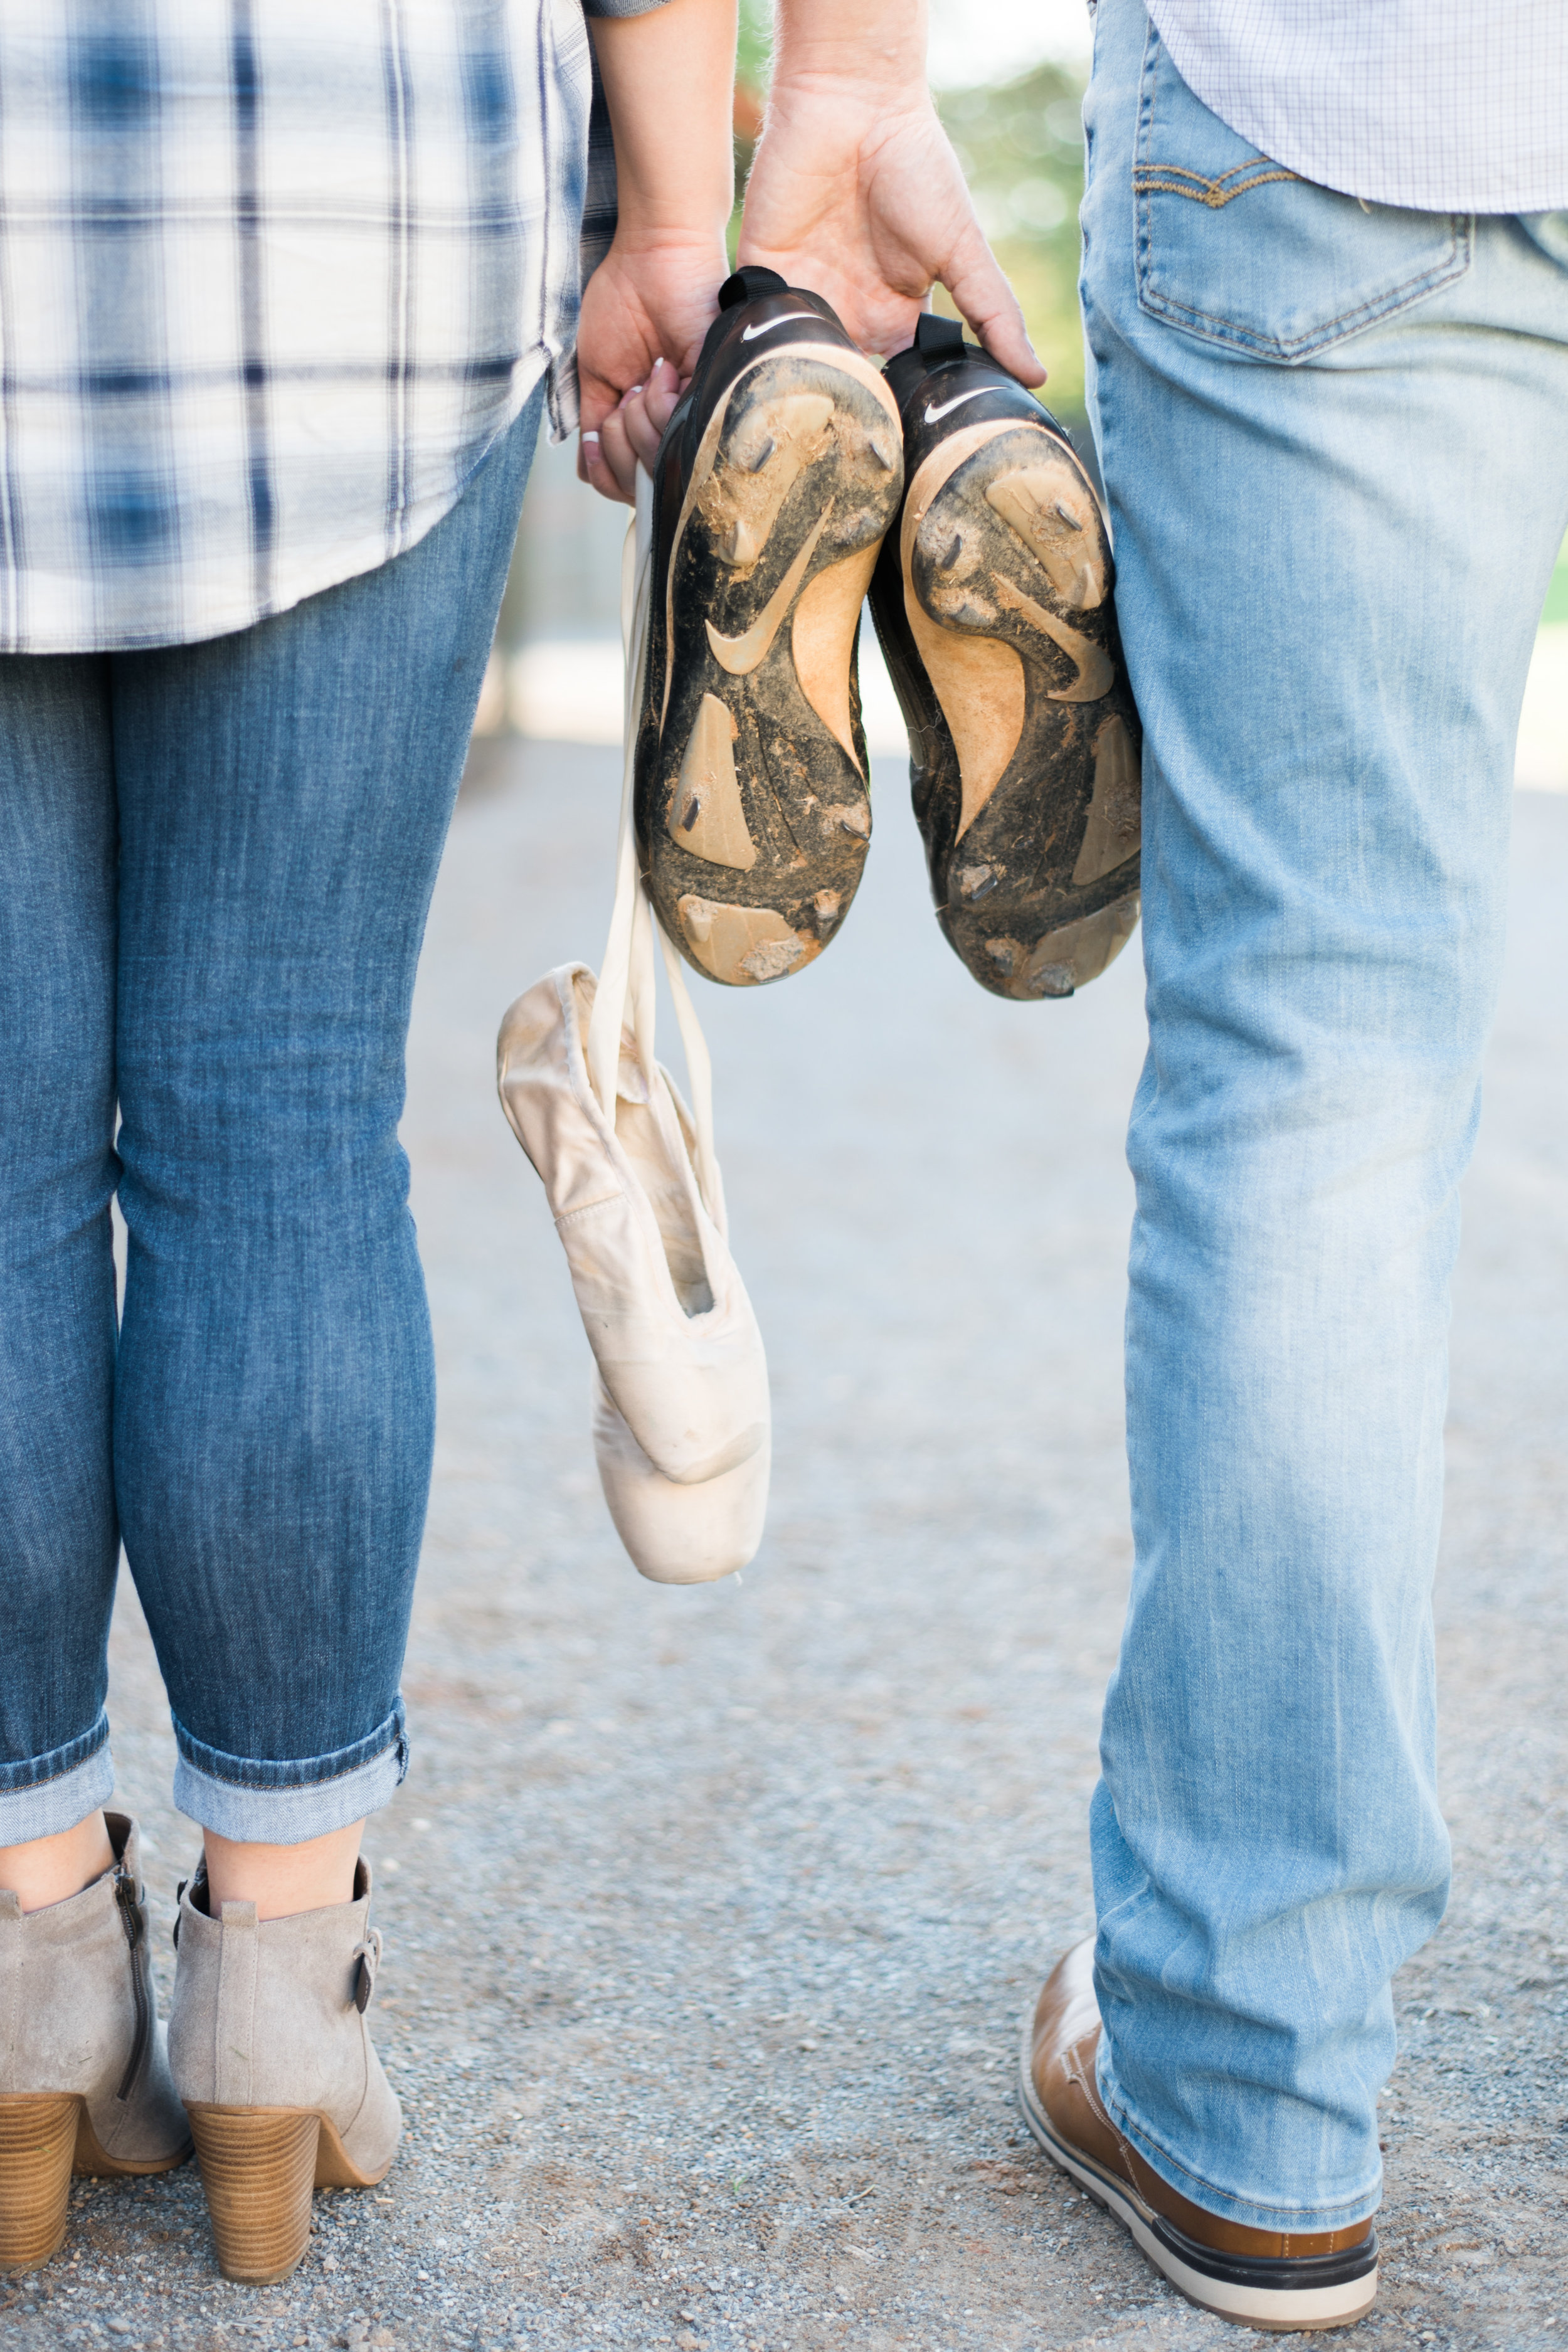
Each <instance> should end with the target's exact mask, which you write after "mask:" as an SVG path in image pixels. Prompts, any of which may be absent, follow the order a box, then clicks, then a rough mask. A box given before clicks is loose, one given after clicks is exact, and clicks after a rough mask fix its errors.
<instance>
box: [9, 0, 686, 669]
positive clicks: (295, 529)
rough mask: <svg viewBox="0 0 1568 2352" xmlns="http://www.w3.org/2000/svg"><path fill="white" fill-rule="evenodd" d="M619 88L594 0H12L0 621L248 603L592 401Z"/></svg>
mask: <svg viewBox="0 0 1568 2352" xmlns="http://www.w3.org/2000/svg"><path fill="white" fill-rule="evenodd" d="M588 5H589V7H590V12H591V13H603V14H606V15H616V16H619V15H625V14H635V13H638V11H639V10H640V8H641V7H643V6H646V5H648V0H588ZM592 94H593V72H592V62H591V58H590V54H589V47H588V39H587V34H586V30H585V27H584V21H583V11H582V7H581V5H579V0H49V4H48V5H39V0H0V650H3V651H6V652H11V653H66V652H81V651H89V650H93V649H110V648H123V647H130V646H156V645H170V644H180V643H186V642H189V641H191V640H193V639H195V638H200V637H207V636H216V635H222V634H223V633H225V632H226V631H228V630H232V629H240V628H245V627H247V626H248V625H250V624H251V623H252V622H254V621H257V620H259V619H262V618H264V617H265V616H266V615H267V614H270V613H277V612H280V611H282V610H284V609H286V608H287V607H288V606H289V605H290V604H297V603H298V602H299V600H300V598H301V597H303V596H309V595H311V594H313V593H316V592H317V591H319V590H321V589H322V588H326V587H330V586H331V585H332V584H333V583H336V582H338V581H340V580H345V579H349V578H351V577H353V575H354V574H355V573H357V572H366V571H369V570H371V569H372V568H373V567H374V566H375V565H377V564H379V563H383V562H386V561H387V560H388V559H389V558H390V557H392V556H395V555H397V554H399V553H400V552H401V551H403V550H404V549H405V548H407V547H410V546H412V545H413V544H414V543H415V541H417V540H418V539H420V538H421V537H422V536H423V535H424V533H425V532H426V531H427V530H429V529H430V528H431V526H432V524H434V523H436V522H437V521H438V520H440V518H441V516H442V515H444V514H445V513H447V511H448V509H450V508H451V507H452V505H453V504H454V503H455V501H456V500H457V499H458V496H459V495H460V493H461V491H462V488H463V485H464V483H465V482H466V480H467V479H468V477H469V475H470V474H471V473H472V472H473V470H474V468H475V467H477V466H478V465H479V462H480V460H481V458H482V457H484V455H485V453H486V451H487V450H488V449H489V446H490V445H491V443H492V442H493V441H494V440H495V439H496V438H497V436H499V435H500V434H501V433H502V432H504V431H505V429H506V427H507V426H508V425H510V423H511V422H512V421H513V419H514V418H515V417H516V416H517V415H519V413H520V411H521V408H522V406H523V404H524V403H525V401H526V400H527V398H528V396H529V394H530V393H531V391H532V390H533V389H534V387H535V385H536V384H537V383H538V382H539V380H540V378H541V376H542V375H544V374H545V373H547V372H548V374H549V378H550V383H549V397H550V406H551V414H552V420H553V423H554V425H555V428H556V430H557V432H558V433H561V432H564V431H565V430H567V429H569V427H570V426H571V425H572V424H573V423H574V420H575V413H576V383H575V373H574V366H573V362H572V355H571V354H572V340H573V334H574V327H575V321H576V312H577V305H578V300H579V294H580V273H581V257H580V247H579V237H580V233H581V231H582V228H583V225H584V224H583V215H584V195H585V192H586V188H587V182H588V174H589V118H590V110H591V99H592ZM595 127H596V128H597V127H598V126H595ZM598 143H599V142H595V144H596V145H597V144H598ZM611 189H613V182H612V183H608V184H606V182H605V175H604V171H603V164H602V157H601V160H600V163H598V165H597V166H596V167H595V206H594V215H595V216H594V219H593V220H592V221H591V222H590V224H589V227H590V230H591V232H592V233H593V235H594V236H595V239H596V241H597V243H598V244H599V245H600V246H602V244H603V242H604V241H605V228H606V225H607V220H608V219H609V218H613V194H612V193H609V191H610V190H611Z"/></svg>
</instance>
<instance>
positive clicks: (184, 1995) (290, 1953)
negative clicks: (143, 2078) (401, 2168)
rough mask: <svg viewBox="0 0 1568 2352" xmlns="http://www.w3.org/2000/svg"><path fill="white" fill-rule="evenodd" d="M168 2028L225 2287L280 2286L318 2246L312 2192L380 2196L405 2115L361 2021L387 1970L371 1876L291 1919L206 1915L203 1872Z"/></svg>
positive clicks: (187, 1895) (238, 1911)
mask: <svg viewBox="0 0 1568 2352" xmlns="http://www.w3.org/2000/svg"><path fill="white" fill-rule="evenodd" d="M175 1941H176V1943H177V1945H178V1948H179V1969H178V1972H177V1974H176V1976H175V1979H174V2007H173V2010H172V2011H171V2013H170V2020H169V2055H170V2063H171V2064H172V2066H173V2068H174V2082H175V2084H176V2086H177V2088H178V2090H179V2093H180V2096H181V2097H182V2099H184V2103H185V2106H186V2108H187V2110H188V2112H189V2115H190V2118H191V2130H192V2133H193V2135H194V2136H195V2143H196V2159H197V2161H198V2163H199V2164H200V2166H201V2168H202V2186H203V2187H204V2189H205V2190H206V2199H207V2210H208V2212H209V2214H210V2215H211V2217H212V2225H213V2235H214V2237H215V2239H216V2242H217V2258H218V2265H219V2267H220V2269H221V2270H222V2272H223V2273H224V2276H225V2277H226V2278H231V2279H239V2280H242V2281H245V2282H247V2284H252V2285H260V2284H266V2283H267V2282H268V2281H269V2280H273V2279H280V2278H286V2277H287V2276H288V2274H289V2272H290V2271H291V2270H292V2269H293V2268H294V2265H295V2264H296V2263H298V2261H299V2260H300V2255H301V2254H302V2253H303V2252H304V2251H305V2247H306V2244H307V2242H308V2241H309V2239H310V2192H311V2190H312V2189H373V2188H374V2186H375V2184H376V2182H377V2181H378V2180H384V2179H385V2178H386V2175H387V2173H388V2172H389V2171H390V2169H391V2168H392V2159H393V2158H394V2157H395V2155H396V2153H397V2142H398V2137H399V2135H400V2133H401V2132H402V2129H403V2116H402V2113H401V2110H400V2109H399V2107H398V2105H397V2101H396V2098H395V2095H394V2094H393V2090H392V2085H391V2084H389V2083H388V2081H387V2079H386V2076H385V2075H384V2074H383V2072H382V2067H381V2061H380V2059H379V2058H378V2057H377V2056H376V2054H375V2052H374V2049H373V2048H372V2046H371V2039H370V2034H369V2032H368V2030H367V2028H366V2025H365V2020H364V2012H365V2011H366V2010H367V2009H368V2008H369V2006H370V1997H371V1993H372V1991H373V1990H374V1985H375V1972H376V1968H377V1966H378V1964H379V1962H380V1959H381V1936H380V1932H379V1930H377V1929H376V1928H374V1927H371V1925H370V1871H369V1869H368V1867H367V1865H366V1864H364V1863H363V1862H362V1863H360V1864H357V1866H356V1870H355V1875H354V1899H353V1902H352V1903H335V1904H331V1905H329V1906H326V1907H325V1908H324V1909H322V1910H319V1911H300V1912H298V1913H296V1914H295V1915H294V1916H293V1917H292V1918H288V1919H262V1920H258V1918H257V1916H256V1906H255V1904H254V1903H226V1904H225V1905H224V1906H223V1908H222V1915H221V1916H220V1917H218V1918H216V1919H215V1918H214V1917H213V1916H212V1914H211V1911H210V1908H209V1906H208V1897H207V1883H206V1871H205V1865H204V1867H203V1868H202V1869H200V1870H199V1871H198V1872H197V1874H196V1875H195V1878H194V1879H193V1880H192V1881H191V1882H190V1884H189V1885H188V1886H185V1887H184V1888H182V1890H181V1895H180V1920H179V1927H178V1928H177V1930H176V1935H175Z"/></svg>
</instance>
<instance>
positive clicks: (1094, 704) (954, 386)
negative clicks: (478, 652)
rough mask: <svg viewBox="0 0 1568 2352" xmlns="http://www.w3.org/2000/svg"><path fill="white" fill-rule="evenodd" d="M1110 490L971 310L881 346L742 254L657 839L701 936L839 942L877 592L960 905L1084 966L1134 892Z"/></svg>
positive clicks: (1126, 916)
mask: <svg viewBox="0 0 1568 2352" xmlns="http://www.w3.org/2000/svg"><path fill="white" fill-rule="evenodd" d="M1114 576H1115V575H1114V570H1113V566H1112V563H1111V556H1110V542H1109V540H1108V538H1107V535H1106V530H1105V524H1104V520H1103V518H1102V516H1101V513H1100V504H1099V501H1098V499H1096V497H1095V494H1094V491H1093V489H1092V488H1091V486H1090V484H1089V479H1088V477H1087V476H1086V474H1085V473H1084V470H1083V467H1081V465H1080V464H1079V460H1078V457H1077V456H1076V455H1075V453H1074V450H1073V447H1072V444H1071V442H1070V440H1069V439H1068V436H1067V434H1066V432H1065V431H1064V430H1063V429H1062V427H1061V426H1060V425H1058V424H1057V422H1056V420H1055V419H1054V418H1053V417H1051V416H1050V415H1048V414H1047V412H1046V411H1045V410H1044V409H1042V408H1041V406H1040V404H1039V403H1038V402H1037V400H1035V399H1034V397H1033V396H1032V395H1031V394H1029V393H1027V392H1026V391H1025V389H1024V388H1023V386H1022V385H1021V384H1019V383H1017V382H1016V380H1015V379H1014V378H1013V377H1012V376H1010V375H1008V374H1007V373H1005V370H1003V369H1002V368H1000V367H998V366H996V365H995V364H994V362H992V361H991V360H989V359H987V358H986V356H985V354H984V352H981V351H979V350H978V349H976V348H975V346H974V345H973V344H971V343H967V342H965V341H964V340H963V330H962V329H961V328H960V327H958V326H957V325H955V324H954V323H953V322H952V321H951V320H944V319H938V318H935V317H931V316H929V315H928V316H926V317H923V318H922V319H921V321H920V325H919V331H918V332H917V335H916V339H915V341H914V343H913V344H912V345H911V347H910V349H909V350H908V351H906V352H900V354H899V355H898V356H897V357H896V358H895V359H894V360H892V361H891V362H889V366H888V368H887V369H886V371H885V372H883V371H880V370H879V369H878V368H876V367H875V366H873V364H872V363H871V362H870V361H868V359H867V358H866V357H865V356H864V354H863V353H862V352H859V351H858V349H857V348H856V346H855V345H854V344H853V343H852V342H851V341H850V340H849V338H848V336H847V334H846V333H845V331H844V330H843V328H842V327H841V326H840V325H839V322H838V320H837V317H836V316H835V314H834V312H833V310H831V309H830V308H829V306H828V304H827V303H826V302H825V301H824V300H823V299H821V297H820V296H818V295H816V294H812V293H808V292H805V291H804V290H802V289H800V288H797V287H791V286H786V285H785V283H784V279H783V278H780V277H778V276H777V275H776V274H775V273H774V272H773V271H772V270H766V269H757V268H745V269H741V270H738V271H737V272H736V273H735V275H734V276H733V277H732V278H730V279H729V280H728V282H727V283H726V285H725V286H724V288H723V289H722V290H721V295H720V314H719V317H718V318H717V319H716V320H715V321H714V323H713V326H712V328H711V329H710V332H709V335H708V338H707V341H706V342H705V343H704V345H703V348H702V352H701V356H700V360H699V362H698V365H697V368H696V371H695V373H693V376H692V379H691V382H690V383H689V386H688V388H687V391H686V392H685V394H683V395H682V398H681V401H680V404H679V407H678V408H677V409H676V411H675V413H674V415H672V417H671V418H670V421H669V425H668V428H667V430H666V432H665V435H664V436H663V440H662V442H661V444H660V447H659V451H658V460H657V465H656V468H655V474H654V538H653V551H652V582H653V599H652V613H651V621H650V634H649V641H648V647H647V667H646V673H645V677H644V682H643V690H642V699H641V709H640V713H639V719H638V730H637V756H636V818H637V845H638V854H639V859H640V864H641V869H642V874H643V878H644V881H645V884H646V886H647V891H648V895H649V897H650V898H652V900H653V903H654V905H655V907H656V908H657V909H658V916H659V919H660V922H661V923H662V925H663V927H664V929H665V930H666V932H667V933H668V936H669V938H670V939H671V940H673V941H674V942H675V943H676V945H677V946H678V947H679V950H680V952H681V954H682V955H683V956H684V957H685V958H686V959H687V961H689V963H691V964H692V965H693V966H695V967H696V969H697V970H699V971H702V972H704V973H706V975H707V976H708V977H709V978H710V979H711V980H716V981H720V982H725V983H727V984H729V985H731V986H734V987H745V986H752V985H756V984H758V983H762V982H768V981H773V980H779V979H782V978H783V977H784V975H785V974H786V973H789V972H792V971H799V970H801V969H802V967H803V966H804V965H805V964H807V963H809V962H811V961H813V960H814V959H815V958H816V956H818V955H820V954H821V952H822V950H823V949H824V948H825V947H826V945H827V944H828V942H829V941H830V940H832V939H833V938H834V937H835V936H836V935H837V932H838V930H839V929H840V928H841V926H842V924H843V922H844V919H845V917H846V916H847V913H848V910H849V907H850V904H851V901H852V900H853V898H854V896H855V892H856V888H857V887H858V883H859V880H860V876H861V872H862V870H863V867H864V865H865V860H866V853H867V849H868V845H869V841H870V834H871V803H870V797H869V793H868V782H869V768H868V760H867V753H866V739H865V733H864V730H863V728H862V725H861V719H860V703H859V688H858V675H857V663H856V650H857V642H858V629H859V620H860V609H861V605H862V603H863V602H864V600H865V599H866V597H867V595H868V594H869V597H870V604H871V613H872V617H873V620H874V622H875V624H876V628H877V634H878V636H879V639H880V642H881V646H882V649H883V652H884V655H885V656H886V659H887V663H888V667H889V673H890V675H891V677H892V681H893V685H894V688H895V689H896V691H897V694H898V697H899V701H900V707H901V709H902V711H903V716H904V720H905V724H906V726H907V728H908V730H909V737H910V777H911V782H912V786H913V798H914V809H915V816H916V819H917V822H918V824H919V825H920V829H921V835H922V836H923V839H924V842H925V848H926V856H927V861H928V865H929V867H930V873H931V889H932V895H933V897H934V899H935V902H936V910H937V918H938V920H939V922H940V923H941V925H942V930H943V932H944V934H945V936H946V938H947V939H948V940H949V941H950V943H951V944H952V947H953V949H954V950H956V952H957V953H958V955H959V956H960V957H961V958H962V959H963V962H964V963H965V965H966V966H967V967H968V969H969V971H971V972H973V975H974V977H975V979H976V980H978V981H979V982H981V983H982V985H983V986H984V987H985V988H987V989H989V990H991V991H992V992H993V993H994V994H996V995H999V996H1005V997H1012V998H1017V999H1023V1000H1029V999H1034V998H1038V997H1042V996H1070V995H1071V993H1072V992H1073V991H1074V989H1075V988H1079V987H1081V986H1082V985H1083V984H1084V982H1087V981H1090V980H1092V979H1094V978H1095V977H1096V975H1097V974H1098V973H1100V971H1103V970H1104V969H1105V967H1106V965H1107V964H1109V963H1110V961H1111V959H1112V958H1113V957H1114V956H1115V955H1116V954H1117V952H1118V951H1119V950H1120V949H1121V947H1122V946H1123V945H1124V944H1125V942H1126V940H1127V939H1128V938H1129V936H1130V934H1131V930H1132V928H1133V925H1134V924H1135V922H1136V920H1137V915H1138V847H1139V782H1140V765H1139V749H1140V741H1141V734H1140V729H1139V723H1138V714H1137V710H1136V709H1135V707H1134V704H1133V700H1132V696H1131V689H1130V688H1129V686H1128V682H1127V676H1126V671H1125V668H1124V667H1123V664H1122V659H1121V643H1120V640H1119V638H1118V635H1117V628H1116V615H1115V607H1114V604H1113V601H1112V587H1113V583H1114Z"/></svg>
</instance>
